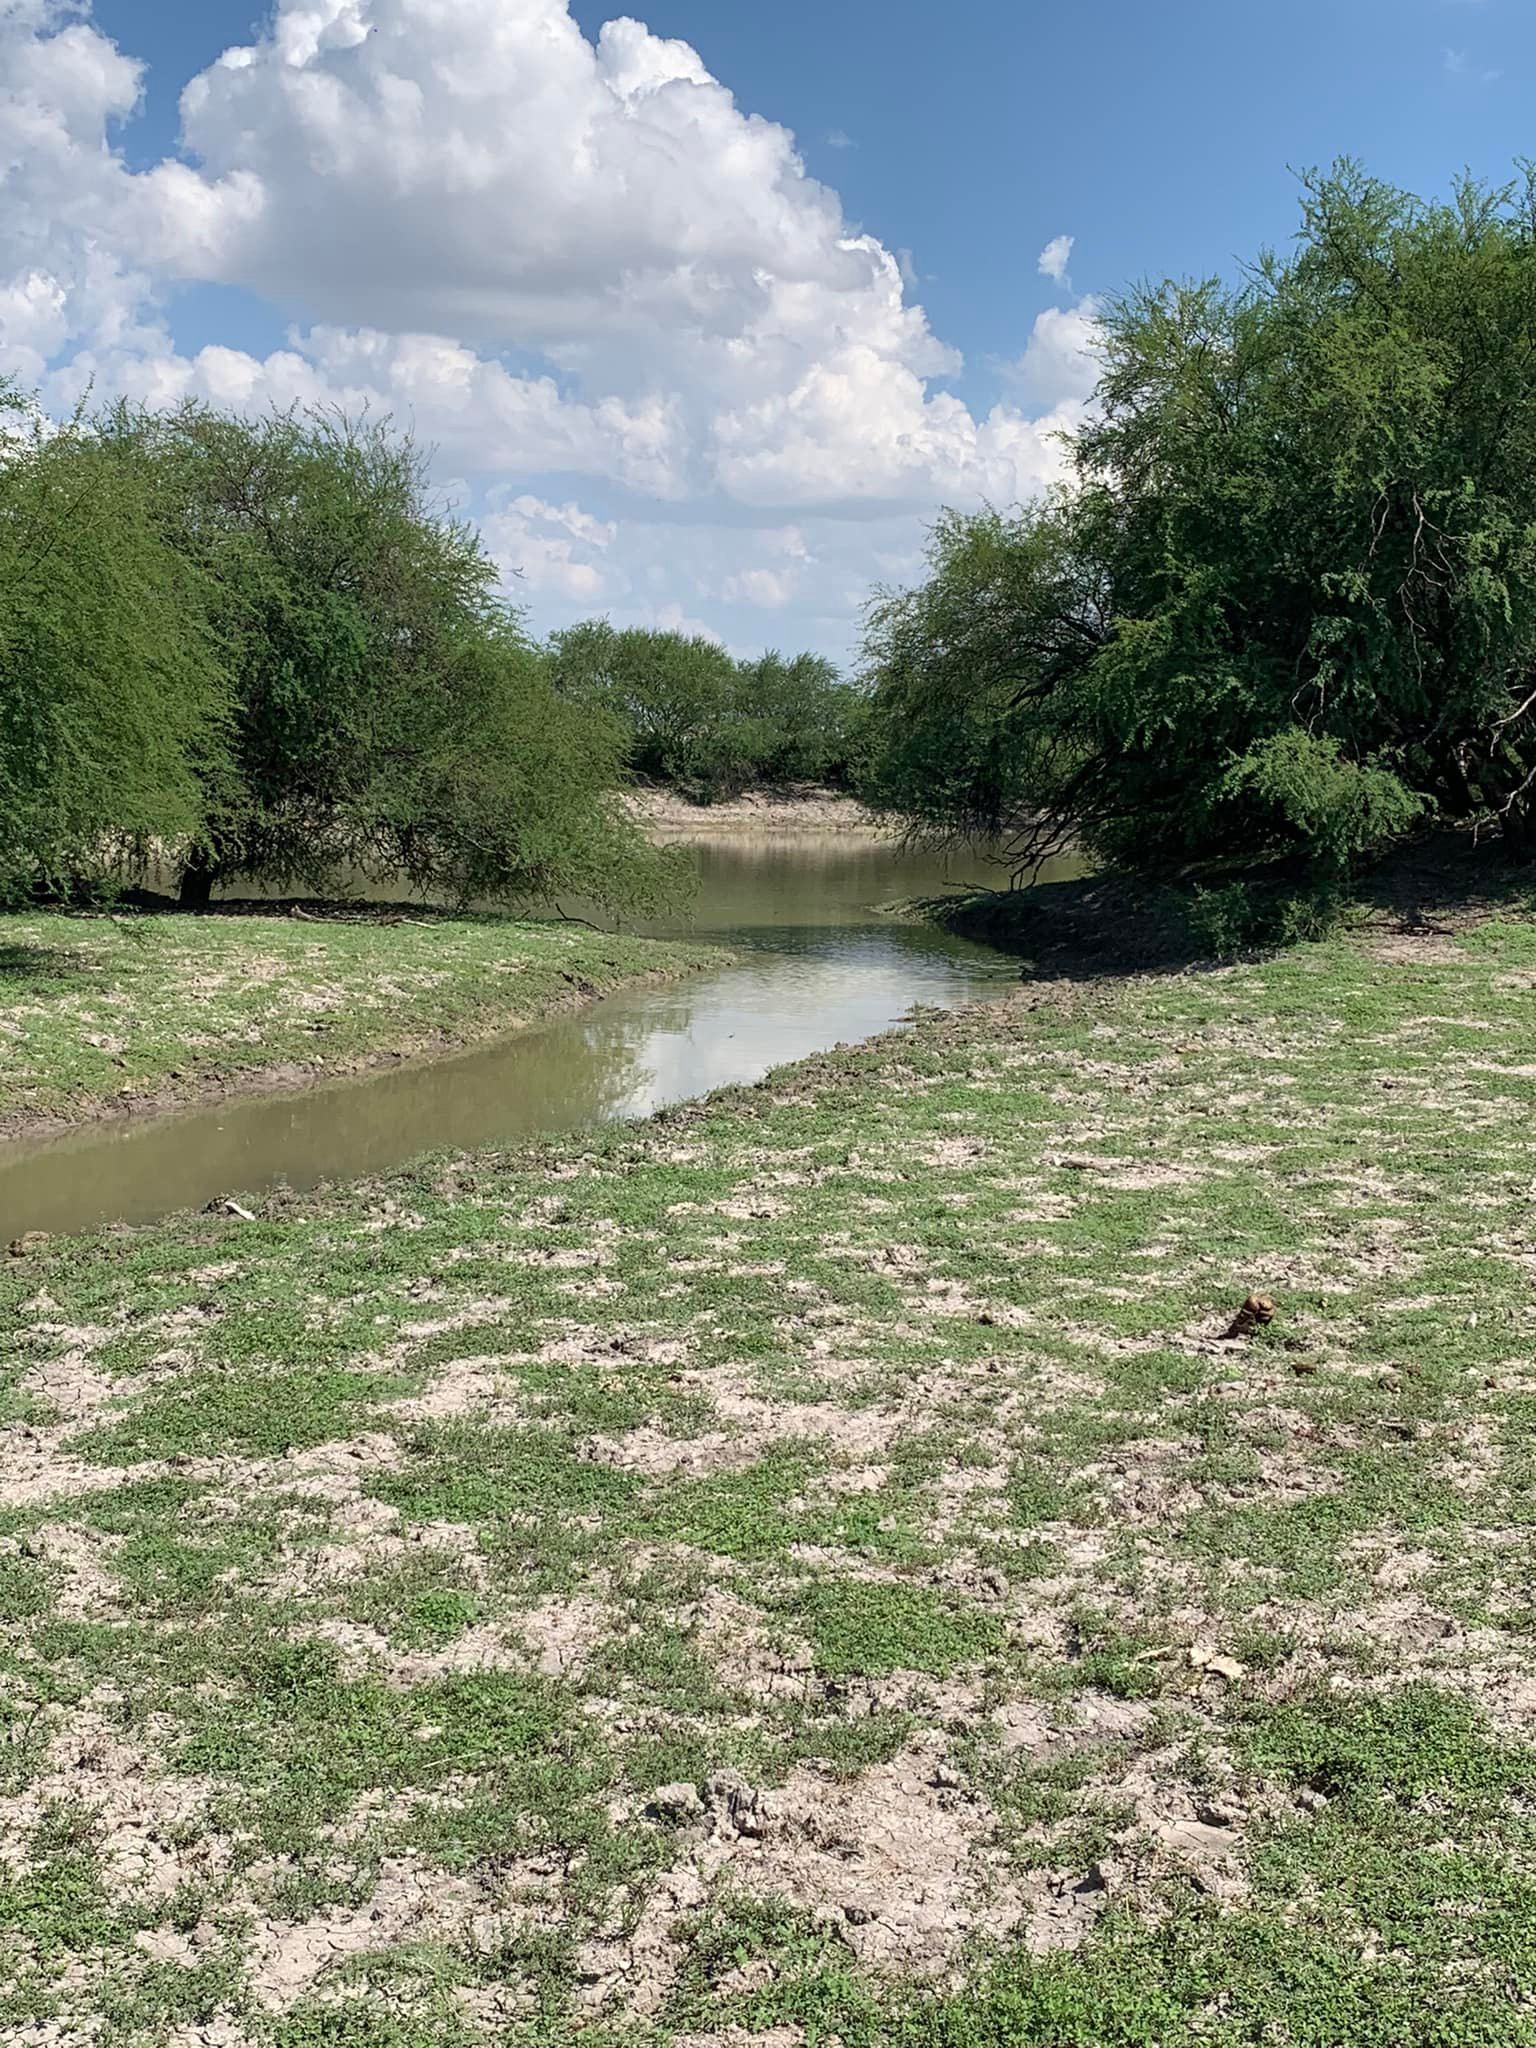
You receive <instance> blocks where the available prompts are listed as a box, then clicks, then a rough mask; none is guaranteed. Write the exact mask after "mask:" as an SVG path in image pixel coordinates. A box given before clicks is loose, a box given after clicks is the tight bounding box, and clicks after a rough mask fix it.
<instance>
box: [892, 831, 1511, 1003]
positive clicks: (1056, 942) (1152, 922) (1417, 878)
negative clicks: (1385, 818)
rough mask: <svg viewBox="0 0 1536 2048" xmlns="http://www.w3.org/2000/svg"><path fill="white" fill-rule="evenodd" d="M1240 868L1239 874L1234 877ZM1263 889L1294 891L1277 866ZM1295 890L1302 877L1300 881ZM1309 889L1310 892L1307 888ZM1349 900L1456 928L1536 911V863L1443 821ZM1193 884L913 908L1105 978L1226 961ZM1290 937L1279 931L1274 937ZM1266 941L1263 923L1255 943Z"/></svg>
mask: <svg viewBox="0 0 1536 2048" xmlns="http://www.w3.org/2000/svg"><path fill="white" fill-rule="evenodd" d="M1233 879H1238V878H1236V877H1234V878H1233ZM1258 886H1259V889H1260V891H1261V892H1262V891H1264V890H1268V891H1270V892H1272V893H1273V895H1274V896H1275V897H1276V898H1279V897H1282V896H1284V895H1285V893H1286V889H1287V885H1286V883H1285V881H1284V880H1283V878H1281V877H1277V876H1274V875H1270V876H1267V877H1264V878H1263V879H1262V880H1261V881H1260V882H1259V885H1258ZM1289 886H1290V889H1291V890H1292V891H1293V892H1303V885H1301V884H1298V883H1295V882H1292V883H1291V884H1290V885H1289ZM1303 893H1304V892H1303ZM1348 900H1349V904H1350V906H1351V908H1352V909H1353V911H1354V912H1355V913H1356V915H1357V916H1358V917H1359V918H1360V919H1362V920H1363V923H1364V925H1365V928H1366V929H1367V930H1370V931H1375V932H1378V933H1380V932H1386V933H1392V934H1394V935H1402V936H1404V937H1422V936H1428V935H1432V934H1436V933H1445V934H1447V935H1453V934H1454V933H1456V932H1458V931H1465V930H1469V929H1471V927H1473V926H1474V925H1477V924H1482V923H1484V922H1486V921H1487V920H1488V919H1489V918H1495V917H1500V916H1506V917H1536V864H1532V863H1531V862H1530V861H1515V860H1512V859H1510V858H1509V856H1508V855H1507V854H1506V852H1505V851H1504V849H1503V848H1502V847H1501V846H1500V845H1499V844H1498V842H1496V841H1490V840H1488V839H1486V838H1484V839H1483V840H1481V841H1477V840H1474V839H1473V837H1472V835H1471V834H1470V833H1451V832H1446V833H1438V834H1434V835H1430V836H1427V837H1426V838H1424V839H1422V840H1419V841H1416V842H1414V843H1413V844H1412V845H1410V846H1407V847H1402V848H1399V849H1398V850H1397V851H1396V852H1394V853H1393V855H1392V856H1391V858H1390V859H1388V860H1386V861H1384V862H1382V864H1381V865H1380V866H1379V867H1377V868H1375V869H1373V870H1371V871H1369V872H1368V873H1366V874H1364V875H1362V876H1360V877H1359V878H1358V879H1357V880H1356V881H1355V882H1354V883H1353V884H1352V886H1351V888H1350V891H1349V898H1348ZM1188 906H1189V897H1188V895H1187V893H1185V892H1183V891H1181V890H1179V889H1176V888H1173V887H1170V886H1168V885H1166V884H1161V883H1156V882H1146V881H1137V880H1134V879H1132V878H1131V877H1129V876H1125V875H1084V876H1081V877H1079V878H1077V879H1075V880H1071V881H1063V882H1041V883H1037V884H1036V885H1034V886H1033V887H1025V888H1018V889H1007V890H998V891H995V892H994V891H958V892H956V893H955V894H953V895H946V896H937V897H926V898H922V899H920V900H919V901H917V902H915V903H914V904H912V905H911V906H910V909H911V910H912V911H913V912H915V913H916V914H917V915H919V916H922V917H924V918H926V919H928V920H930V921H932V922H933V923H936V924H939V925H942V926H943V927H944V929H945V930H946V931H951V932H955V933H956V934H958V935H959V936H961V937H964V938H969V939H976V940H979V941H981V942H982V943H983V944H985V945H989V946H995V947H996V948H997V949H998V950H999V951H1000V952H1004V953H1008V954H1010V955H1012V956H1013V957H1014V958H1015V959H1017V960H1018V961H1019V964H1020V969H1021V972H1022V974H1023V976H1024V978H1025V979H1026V980H1063V981H1080V980H1089V981H1102V980H1105V979H1115V978H1117V977H1121V976H1127V975H1137V974H1156V973H1173V972H1183V973H1199V972H1202V971H1209V970H1210V969H1212V968H1213V967H1215V966H1217V965H1220V964H1221V963H1220V962H1218V961H1216V960H1214V959H1213V958H1212V954H1211V948H1210V945H1209V943H1208V942H1207V941H1205V940H1204V939H1202V937H1201V936H1200V935H1199V933H1198V932H1197V931H1196V930H1195V929H1193V928H1192V926H1191V922H1190V918H1189V915H1188ZM1283 943H1284V940H1283V938H1282V937H1281V936H1280V934H1279V933H1278V932H1277V934H1276V939H1275V947H1276V948H1278V947H1279V946H1280V945H1282V944H1283ZM1266 950H1272V949H1270V948H1266V946H1265V944H1264V939H1263V934H1262V928H1261V931H1260V936H1259V939H1258V942H1257V944H1256V945H1255V946H1254V948H1253V952H1254V954H1262V953H1263V952H1264V951H1266Z"/></svg>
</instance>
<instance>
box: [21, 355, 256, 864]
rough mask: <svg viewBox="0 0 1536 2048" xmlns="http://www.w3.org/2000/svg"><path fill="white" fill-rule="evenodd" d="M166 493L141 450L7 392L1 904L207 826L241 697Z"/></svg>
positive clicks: (202, 586)
mask: <svg viewBox="0 0 1536 2048" xmlns="http://www.w3.org/2000/svg"><path fill="white" fill-rule="evenodd" d="M155 491H156V482H155V478H154V476H153V475H152V473H151V470H150V468H149V466H148V465H147V464H146V463H145V461H144V460H143V457H142V452H141V451H140V450H138V449H136V448H134V447H133V446H131V445H127V444H124V443H121V442H116V441H104V440H103V439H101V437H99V436H97V435H94V434H92V433H90V432H89V431H87V430H86V429H85V428H84V427H83V426H82V425H81V423H80V422H79V421H75V422H73V423H71V424H70V425H69V426H67V427H64V428H62V429H56V428H54V427H52V426H50V425H49V424H48V423H47V422H46V421H44V420H43V419H42V418H41V416H40V415H38V414H37V413H35V412H34V411H33V410H32V409H31V408H30V407H29V406H28V405H27V404H26V403H25V402H24V401H23V400H22V398H21V397H20V396H19V395H18V394H17V393H15V392H14V391H7V390H5V389H3V388H0V895H10V896H18V895H25V894H27V893H29V892H32V891H34V890H38V889H59V888H61V887H65V886H67V885H68V884H69V882H70V881H71V880H72V879H73V878H74V877H75V876H77V875H78V874H79V873H81V872H93V871H95V870H97V869H98V868H99V867H100V866H101V864H102V862H103V860H105V859H109V858H110V857H111V856H112V855H113V854H114V853H120V852H121V851H122V850H123V848H124V847H125V846H126V845H127V844H128V843H130V842H132V841H135V840H141V841H142V840H149V839H154V838H158V839H161V840H165V841H171V842H174V841H176V840H178V839H182V838H186V837H189V836H190V835H192V834H193V833H195V832H196V831H198V830H199V829H200V826H201V821H202V817H203V812H204V803H205V793H206V789H207V787H208V786H209V783H210V780H211V779H213V778H215V777H216V776H217V775H218V773H219V771H220V767H221V764H222V761H223V758H224V743H225V731H226V723H227V710H228V702H227V695H226V691H225V688H224V677H223V671H222V667H221V664H220V659H219V653H218V648H217V645H216V641H215V636H214V634H213V632H212V630H211V626H210V622H209V617H208V605H207V599H208V590H207V586H206V583H205V581H204V579H203V577H202V575H201V574H200V572H199V571H198V569H197V567H196V565H195V564H193V563H191V562H189V561H188V560H187V559H186V558H185V557H184V556H182V555H180V554H178V552H177V551H176V549H175V548H174V547H172V546H171V545H170V544H169V543H168V542H167V540H166V539H165V538H164V537H163V535H162V534H161V533H160V532H159V530H158V528H157V524H156V521H155V519H154V516H153V508H154V499H155Z"/></svg>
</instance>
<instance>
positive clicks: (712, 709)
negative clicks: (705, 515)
mask: <svg viewBox="0 0 1536 2048" xmlns="http://www.w3.org/2000/svg"><path fill="white" fill-rule="evenodd" d="M550 664H551V672H552V674H553V676H554V678H555V683H556V687H557V688H558V689H559V690H560V691H561V693H562V694H563V695H564V696H566V697H569V698H570V699H572V700H573V701H577V702H581V703H586V704H592V705H595V706H598V707H600V708H602V709H604V710H606V711H608V712H610V713H611V714H612V715H613V716H614V717H616V718H618V719H619V720H620V721H621V722H622V723H623V725H624V727H625V728H626V730H627V731H628V733H629V736H630V748H629V758H630V765H631V767H632V768H633V769H634V771H635V772H636V773H637V774H639V775H642V776H645V777H648V778H650V779H652V780H654V781H657V782H661V783H665V784H668V785H670V786H672V787H675V788H679V789H682V790H685V791H686V792H688V793H689V794H690V795H692V796H694V797H697V798H699V799H701V800H703V801H710V800H713V799H714V798H717V797H722V796H731V795H734V794H735V793H736V792H737V791H739V790H742V789H746V788H749V787H751V786H753V785H755V784H764V783H766V784H782V783H786V782H821V781H827V780H836V781H846V779H847V777H848V775H849V774H850V772H851V766H852V762H853V760H854V757H855V754H856V752H857V750H858V747H859V745H860V742H861V733H862V714H863V697H862V694H861V693H860V692H859V691H857V690H855V689H853V688H851V687H850V686H849V685H848V684H846V683H844V682H842V681H841V680H840V679H839V677H838V674H837V671H836V669H835V668H834V667H833V666H832V664H831V663H830V662H829V661H824V660H823V659H822V658H821V657H820V656H819V655H814V654H798V655H794V656H792V657H790V658H788V659H786V658H785V657H784V656H783V655H781V654H776V653H770V654H764V655H762V656H760V657H759V658H758V659H757V660H755V661H735V660H733V659H732V657H731V656H730V655H729V654H728V653H727V652H726V650H725V649H724V648H723V647H721V646H720V645H719V644H718V643H717V642H716V641H713V640H705V639H702V638H698V637H693V638H690V637H688V636H687V635H685V634H682V633H668V632H651V631H647V630H645V629H643V628H639V627H631V628H628V629H625V630H622V631H621V630H619V629H618V628H616V627H614V626H612V625H610V624H609V623H608V621H607V620H606V619H591V620H588V621H586V622H585V623H584V624H582V625H579V626H573V627H570V628H568V629H567V630H566V631H565V632H562V633H556V634H555V635H554V637H553V639H552V640H551V642H550Z"/></svg>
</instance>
